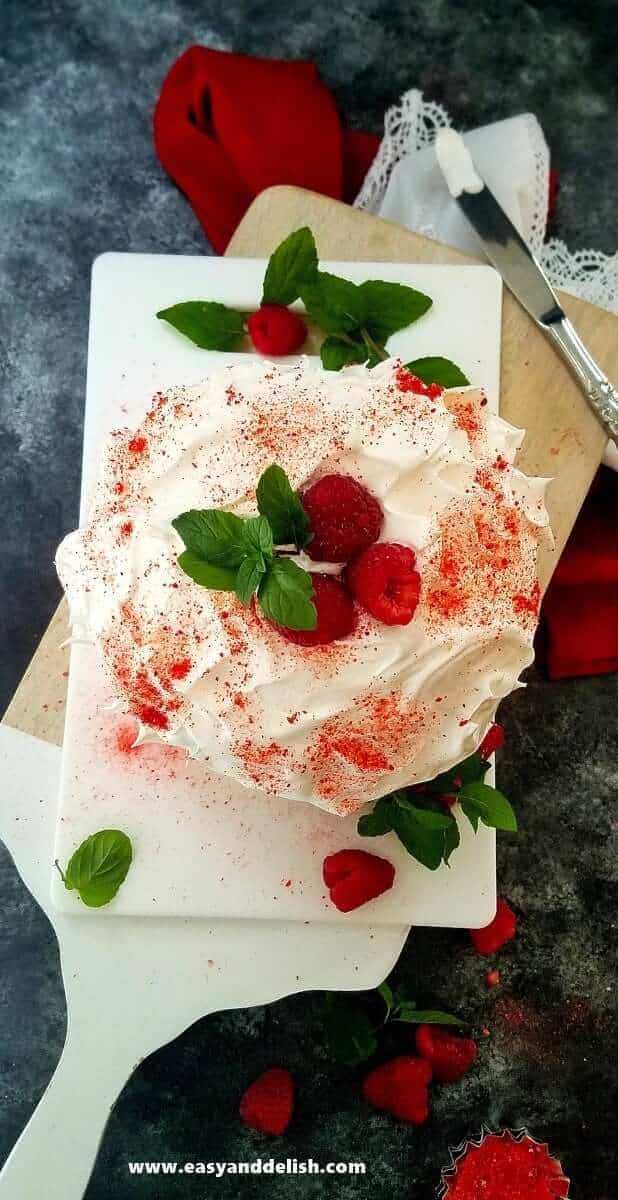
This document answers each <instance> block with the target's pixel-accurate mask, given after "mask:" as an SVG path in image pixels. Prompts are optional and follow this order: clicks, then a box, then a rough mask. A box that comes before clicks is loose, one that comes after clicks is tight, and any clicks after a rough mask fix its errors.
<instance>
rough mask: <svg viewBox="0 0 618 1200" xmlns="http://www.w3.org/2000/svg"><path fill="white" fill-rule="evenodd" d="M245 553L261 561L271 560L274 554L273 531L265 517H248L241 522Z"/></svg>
mask: <svg viewBox="0 0 618 1200" xmlns="http://www.w3.org/2000/svg"><path fill="white" fill-rule="evenodd" d="M243 535H244V542H245V553H247V552H248V551H249V552H250V553H252V554H255V555H258V556H260V557H261V558H262V559H266V560H268V559H271V558H272V556H273V552H274V545H273V531H272V529H271V527H270V524H269V522H268V521H267V519H266V517H264V516H259V517H248V518H247V520H246V521H244V522H243Z"/></svg>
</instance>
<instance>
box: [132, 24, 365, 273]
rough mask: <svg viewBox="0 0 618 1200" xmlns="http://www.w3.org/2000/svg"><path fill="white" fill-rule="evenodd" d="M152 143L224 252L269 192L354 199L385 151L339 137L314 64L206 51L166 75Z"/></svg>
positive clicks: (347, 133)
mask: <svg viewBox="0 0 618 1200" xmlns="http://www.w3.org/2000/svg"><path fill="white" fill-rule="evenodd" d="M154 139H155V146H156V150H157V154H158V155H159V158H160V160H161V162H162V164H163V166H164V167H165V169H166V170H167V171H168V172H169V174H170V175H171V176H172V179H173V180H174V181H175V182H176V183H177V184H178V187H179V188H180V189H181V191H183V192H184V193H185V195H186V196H187V199H188V200H189V202H190V204H191V205H192V207H193V209H194V212H195V214H196V216H197V218H198V220H199V221H200V223H201V225H202V226H203V228H204V231H205V233H206V234H207V236H208V238H209V240H210V241H211V242H212V244H213V246H214V247H215V250H217V251H219V252H222V251H223V250H225V247H226V246H227V243H228V242H229V240H230V238H231V236H232V234H233V232H234V230H235V228H236V226H237V225H238V223H239V221H240V219H241V217H242V216H243V214H244V213H245V211H246V210H247V208H248V207H249V205H250V203H251V201H252V200H253V199H254V197H255V196H257V194H258V192H261V191H263V190H264V188H268V187H272V186H273V184H277V183H287V184H295V185H296V186H297V187H303V188H310V189H311V190H312V191H314V192H323V193H324V195H325V196H333V197H334V198H335V199H337V200H353V199H354V196H355V195H356V193H357V192H358V190H359V188H360V186H361V183H362V181H363V179H364V177H365V175H366V173H367V170H368V169H369V165H370V163H371V161H372V159H373V157H374V155H375V153H376V150H377V148H378V145H379V139H378V138H377V137H375V136H374V135H373V134H369V133H359V132H357V131H355V130H350V129H343V128H342V126H341V122H340V120H339V116H338V113H337V109H336V107H335V102H334V100H333V97H332V96H331V94H330V92H329V91H328V89H327V88H326V87H324V84H323V83H321V82H320V80H319V78H318V74H317V71H316V68H315V66H314V64H313V63H308V62H280V61H278V60H276V59H266V58H247V57H245V56H244V55H241V54H226V53H224V52H222V51H220V50H207V49H205V47H203V46H191V47H190V48H189V49H188V50H186V51H185V53H184V54H182V55H181V56H180V58H179V59H178V60H177V61H176V62H175V63H174V65H173V67H172V68H171V70H170V72H169V74H168V75H167V77H166V79H165V81H164V83H163V87H162V89H161V95H160V96H159V100H158V103H157V106H156V108H155V113H154Z"/></svg>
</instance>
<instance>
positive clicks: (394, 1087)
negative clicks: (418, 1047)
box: [363, 1054, 431, 1125]
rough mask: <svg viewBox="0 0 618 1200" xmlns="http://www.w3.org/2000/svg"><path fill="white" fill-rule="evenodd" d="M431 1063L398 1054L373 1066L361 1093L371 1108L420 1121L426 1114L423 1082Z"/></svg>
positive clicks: (426, 1106) (410, 1055) (429, 1072)
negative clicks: (388, 1060) (377, 1065)
mask: <svg viewBox="0 0 618 1200" xmlns="http://www.w3.org/2000/svg"><path fill="white" fill-rule="evenodd" d="M430 1079H431V1067H430V1065H429V1063H428V1062H425V1060H424V1059H422V1058H415V1057H414V1056H413V1055H412V1054H400V1055H399V1056H398V1057H397V1058H391V1060H390V1062H385V1063H382V1065H381V1066H379V1067H374V1069H373V1071H370V1072H369V1074H368V1075H366V1076H365V1078H364V1080H363V1096H364V1097H365V1099H366V1100H368V1101H369V1103H370V1104H373V1106H374V1108H380V1109H383V1110H384V1111H385V1112H389V1113H392V1114H393V1116H394V1117H399V1119H400V1120H401V1121H411V1122H412V1123H413V1124H414V1125H422V1123H423V1121H426V1120H427V1117H428V1116H429V1098H428V1096H427V1085H428V1083H429V1081H430Z"/></svg>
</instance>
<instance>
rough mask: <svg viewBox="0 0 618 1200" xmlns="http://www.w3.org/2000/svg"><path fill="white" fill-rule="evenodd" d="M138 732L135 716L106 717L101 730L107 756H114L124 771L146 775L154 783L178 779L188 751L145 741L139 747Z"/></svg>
mask: <svg viewBox="0 0 618 1200" xmlns="http://www.w3.org/2000/svg"><path fill="white" fill-rule="evenodd" d="M138 732H139V724H138V722H137V720H136V718H135V717H131V716H128V715H126V716H120V717H118V716H112V717H111V718H109V717H107V718H106V720H105V724H104V726H103V727H102V729H101V745H102V747H103V752H104V754H105V755H106V756H109V755H110V754H111V755H113V756H114V757H115V759H116V760H117V762H118V763H119V764H122V767H123V769H125V770H131V771H138V772H140V773H143V774H144V773H145V774H146V776H149V777H150V779H151V780H153V781H157V780H159V779H164V778H166V779H176V778H177V773H178V770H179V769H181V768H182V766H183V764H186V762H187V755H186V753H185V751H184V750H181V749H179V748H178V747H176V746H167V745H166V744H165V743H164V742H144V743H142V744H141V745H139V746H136V745H135V739H136V737H137V735H138Z"/></svg>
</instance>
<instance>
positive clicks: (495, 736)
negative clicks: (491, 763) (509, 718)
mask: <svg viewBox="0 0 618 1200" xmlns="http://www.w3.org/2000/svg"><path fill="white" fill-rule="evenodd" d="M503 745H504V729H503V728H502V726H501V725H498V724H497V723H496V722H494V724H493V725H490V726H489V729H488V730H487V733H486V734H485V737H484V738H483V741H482V742H481V744H480V746H479V754H480V756H481V758H484V759H487V758H491V756H492V754H495V753H496V750H499V749H500V747H501V746H503Z"/></svg>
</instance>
